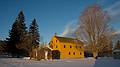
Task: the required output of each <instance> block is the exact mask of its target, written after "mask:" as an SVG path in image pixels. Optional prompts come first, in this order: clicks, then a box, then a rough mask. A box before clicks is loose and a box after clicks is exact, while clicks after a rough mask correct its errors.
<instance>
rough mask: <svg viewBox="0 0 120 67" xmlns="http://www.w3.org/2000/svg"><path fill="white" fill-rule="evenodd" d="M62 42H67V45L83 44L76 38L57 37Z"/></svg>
mask: <svg viewBox="0 0 120 67" xmlns="http://www.w3.org/2000/svg"><path fill="white" fill-rule="evenodd" d="M55 37H56V38H57V39H58V40H59V41H60V42H66V43H75V44H83V42H82V41H80V40H78V39H75V38H68V37H59V36H55Z"/></svg>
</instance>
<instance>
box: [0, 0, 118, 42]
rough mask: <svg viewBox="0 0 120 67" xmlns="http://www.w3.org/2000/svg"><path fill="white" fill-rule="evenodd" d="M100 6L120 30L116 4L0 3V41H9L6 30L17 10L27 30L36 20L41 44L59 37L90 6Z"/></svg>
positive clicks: (93, 0)
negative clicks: (54, 36) (21, 14)
mask: <svg viewBox="0 0 120 67" xmlns="http://www.w3.org/2000/svg"><path fill="white" fill-rule="evenodd" d="M93 4H99V5H100V6H101V7H102V8H103V9H104V10H106V11H108V13H109V14H110V16H111V17H112V20H111V22H114V23H113V25H112V26H113V27H114V28H115V29H117V30H118V31H119V29H120V20H119V19H120V7H119V6H120V1H119V0H0V39H5V38H6V37H8V33H9V30H10V29H11V26H12V24H13V22H14V21H15V18H16V17H17V15H18V13H19V12H20V10H22V11H23V12H24V15H25V19H26V21H25V23H26V25H27V26H28V27H29V24H30V23H31V21H32V20H33V19H34V18H36V20H37V23H38V25H39V31H40V35H41V36H42V41H44V42H49V41H50V39H51V37H52V36H53V35H54V33H55V32H56V33H57V34H58V35H62V33H63V32H66V30H68V27H71V26H72V25H73V24H77V21H78V20H79V16H80V15H81V13H82V12H83V11H84V9H85V8H86V7H88V6H90V5H93Z"/></svg>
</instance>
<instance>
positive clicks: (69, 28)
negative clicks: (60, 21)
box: [61, 19, 78, 36]
mask: <svg viewBox="0 0 120 67" xmlns="http://www.w3.org/2000/svg"><path fill="white" fill-rule="evenodd" d="M77 22H78V21H77V19H75V20H72V21H70V22H69V23H68V24H67V25H66V26H65V30H64V31H63V33H62V34H61V35H62V36H71V35H72V34H73V33H74V31H75V30H76V29H77V27H78V25H77Z"/></svg>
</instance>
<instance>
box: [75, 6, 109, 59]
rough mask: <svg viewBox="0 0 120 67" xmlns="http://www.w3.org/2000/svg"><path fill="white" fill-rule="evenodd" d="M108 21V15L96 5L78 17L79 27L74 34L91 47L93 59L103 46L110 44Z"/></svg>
mask: <svg viewBox="0 0 120 67" xmlns="http://www.w3.org/2000/svg"><path fill="white" fill-rule="evenodd" d="M108 21H109V15H108V14H107V13H106V12H105V11H103V10H102V9H101V7H99V6H98V5H93V6H91V7H88V8H87V9H86V10H85V11H84V12H83V13H82V15H81V16H80V23H79V25H80V26H79V27H78V29H77V30H76V32H75V33H76V35H77V36H79V37H80V38H83V39H84V40H85V41H87V42H88V44H89V45H91V51H92V52H93V55H94V56H95V57H96V56H97V54H98V52H101V51H102V50H103V48H105V47H106V46H105V45H109V44H110V43H111V28H110V25H109V22H108Z"/></svg>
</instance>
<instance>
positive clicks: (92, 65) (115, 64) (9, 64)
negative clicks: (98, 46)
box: [0, 58, 120, 67]
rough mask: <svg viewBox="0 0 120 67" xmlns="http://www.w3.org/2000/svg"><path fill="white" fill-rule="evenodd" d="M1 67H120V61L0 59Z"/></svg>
mask: <svg viewBox="0 0 120 67" xmlns="http://www.w3.org/2000/svg"><path fill="white" fill-rule="evenodd" d="M0 67H120V60H115V59H112V58H98V59H97V60H96V59H93V58H85V59H69V60H68V59H64V60H41V61H35V60H28V59H22V58H0Z"/></svg>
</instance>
